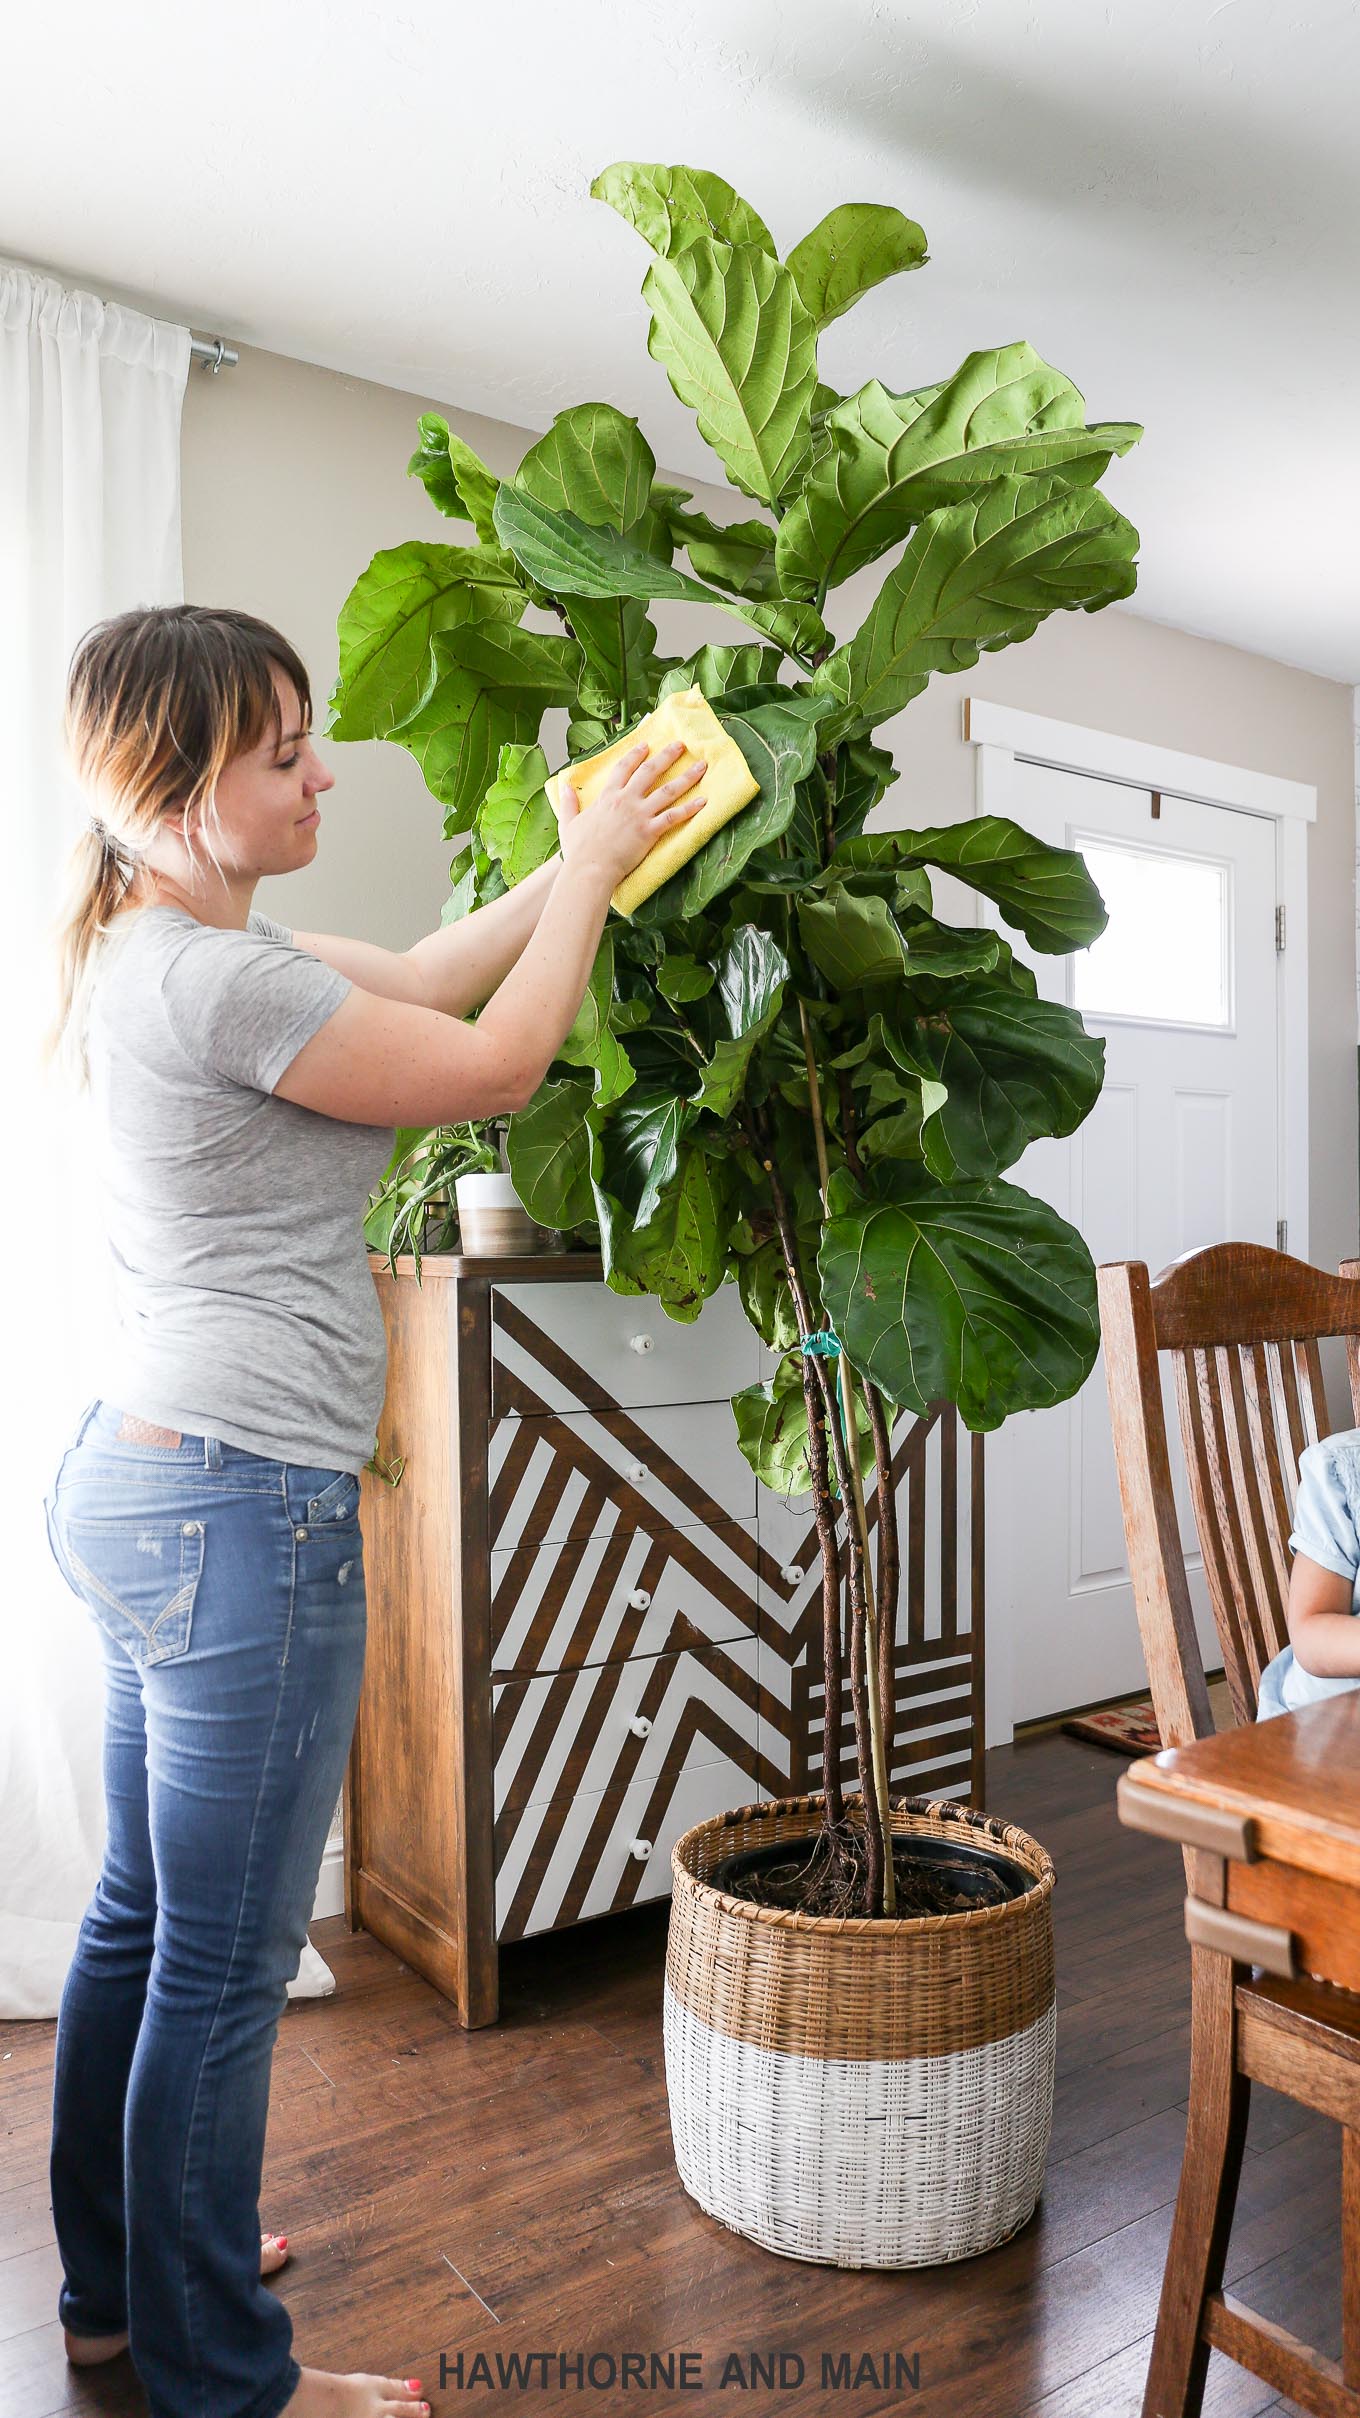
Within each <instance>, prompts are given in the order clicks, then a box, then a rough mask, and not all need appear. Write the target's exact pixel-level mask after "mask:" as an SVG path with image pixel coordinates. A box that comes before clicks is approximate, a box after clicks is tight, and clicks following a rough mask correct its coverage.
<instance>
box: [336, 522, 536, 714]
mask: <svg viewBox="0 0 1360 2418" xmlns="http://www.w3.org/2000/svg"><path fill="white" fill-rule="evenodd" d="M527 601H528V599H527V596H526V593H525V590H524V589H523V587H522V586H521V585H520V581H519V575H518V572H517V571H516V568H515V562H514V557H513V556H512V555H510V554H503V553H502V552H501V550H500V548H499V547H498V546H497V547H491V548H482V547H478V546H444V545H439V544H437V543H433V544H432V543H431V542H430V541H429V540H428V539H426V538H414V537H413V538H408V539H407V541H406V543H405V544H404V545H401V546H388V547H386V548H385V549H384V550H383V551H382V552H381V553H379V554H375V555H374V557H373V560H372V562H371V563H370V564H369V566H368V569H367V570H366V571H364V572H361V573H360V576H359V578H358V579H357V580H356V581H355V583H354V586H353V587H352V588H351V590H350V592H349V594H348V596H347V597H346V598H345V601H344V603H343V605H342V606H341V608H340V614H339V619H338V621H337V623H336V633H337V636H338V638H339V641H340V678H339V680H338V682H337V684H336V687H335V689H334V690H333V691H332V695H331V703H332V707H333V711H332V713H331V717H330V720H329V721H328V723H327V725H326V735H327V737H329V738H332V739H385V738H387V737H388V736H389V735H390V733H391V732H392V731H393V730H394V729H395V728H396V727H397V726H398V725H399V724H400V723H402V722H404V721H406V720H407V719H408V717H409V716H410V715H412V714H415V713H417V712H418V711H419V709H420V707H421V706H422V705H423V703H424V702H425V700H426V698H427V697H428V696H429V693H430V687H431V684H432V681H433V680H434V677H435V672H436V665H435V661H434V657H433V654H432V652H431V642H432V640H433V638H434V636H435V633H436V632H437V631H439V630H447V629H453V628H455V627H456V626H457V625H458V624H460V623H462V622H465V621H469V620H471V621H506V622H515V621H518V619H519V616H520V614H521V613H522V612H523V610H524V607H525V604H526V603H527Z"/></svg>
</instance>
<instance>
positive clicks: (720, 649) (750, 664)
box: [657, 644, 780, 704]
mask: <svg viewBox="0 0 1360 2418" xmlns="http://www.w3.org/2000/svg"><path fill="white" fill-rule="evenodd" d="M779 662H780V658H779V652H778V649H777V648H775V647H771V646H757V645H754V644H752V645H747V646H701V647H699V648H698V649H697V651H696V652H695V653H694V654H693V655H687V656H686V657H685V660H684V662H683V663H677V664H675V665H674V666H673V667H672V669H671V670H670V671H668V672H667V673H666V674H665V675H664V677H663V678H662V680H661V683H660V686H659V687H658V689H657V697H658V700H659V699H660V698H662V697H669V696H670V694H671V692H672V690H673V689H677V688H697V689H698V690H699V691H700V693H701V695H703V696H705V697H707V698H708V700H709V703H710V704H716V703H718V702H719V701H720V700H721V699H722V698H723V697H725V696H726V695H727V692H728V691H729V689H736V688H747V687H753V686H755V685H756V684H757V683H758V682H761V681H764V680H773V679H774V676H775V674H776V672H777V671H778V669H779Z"/></svg>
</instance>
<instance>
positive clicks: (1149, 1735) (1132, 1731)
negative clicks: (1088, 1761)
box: [1063, 1703, 1162, 1755]
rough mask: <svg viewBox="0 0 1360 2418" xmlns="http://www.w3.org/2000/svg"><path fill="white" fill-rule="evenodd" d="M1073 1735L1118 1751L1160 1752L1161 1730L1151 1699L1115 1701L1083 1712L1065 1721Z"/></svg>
mask: <svg viewBox="0 0 1360 2418" xmlns="http://www.w3.org/2000/svg"><path fill="white" fill-rule="evenodd" d="M1063 1729H1064V1730H1065V1731H1066V1733H1067V1735H1068V1737H1069V1738H1084V1739H1086V1740H1087V1742H1088V1743H1089V1744H1090V1745H1092V1746H1108V1747H1112V1748H1113V1749H1114V1752H1115V1753H1116V1754H1117V1755H1156V1754H1160V1752H1161V1745H1162V1740H1161V1733H1160V1731H1159V1730H1158V1727H1157V1723H1156V1720H1155V1718H1154V1716H1153V1711H1152V1707H1151V1705H1150V1704H1147V1703H1140V1704H1115V1705H1111V1706H1110V1707H1109V1708H1108V1710H1107V1711H1106V1712H1103V1713H1081V1714H1079V1715H1078V1716H1077V1718H1076V1719H1075V1720H1073V1721H1064V1723H1063Z"/></svg>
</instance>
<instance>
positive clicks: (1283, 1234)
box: [1275, 1217, 1289, 1251]
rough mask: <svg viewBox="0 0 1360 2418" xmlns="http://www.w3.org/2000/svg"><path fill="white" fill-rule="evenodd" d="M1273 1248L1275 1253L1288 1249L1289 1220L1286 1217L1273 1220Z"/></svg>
mask: <svg viewBox="0 0 1360 2418" xmlns="http://www.w3.org/2000/svg"><path fill="white" fill-rule="evenodd" d="M1275 1248H1276V1250H1277V1251H1287V1250H1288V1249H1289V1220H1288V1218H1287V1217H1277V1218H1276V1220H1275Z"/></svg>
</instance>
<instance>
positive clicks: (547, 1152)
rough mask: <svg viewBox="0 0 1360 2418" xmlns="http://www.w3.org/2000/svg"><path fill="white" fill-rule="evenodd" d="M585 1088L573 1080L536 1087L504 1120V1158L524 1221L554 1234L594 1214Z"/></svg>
mask: <svg viewBox="0 0 1360 2418" xmlns="http://www.w3.org/2000/svg"><path fill="white" fill-rule="evenodd" d="M590 1097H591V1085H590V1084H589V1082H585V1081H582V1080H581V1079H580V1078H579V1077H566V1078H564V1079H563V1080H561V1081H559V1082H551V1083H543V1084H540V1086H539V1089H538V1091H537V1092H536V1093H535V1095H534V1097H533V1099H532V1100H531V1101H530V1102H529V1105H528V1107H527V1108H522V1109H520V1111H519V1112H518V1114H517V1115H516V1116H513V1117H512V1118H511V1119H510V1124H509V1129H508V1131H507V1133H506V1138H505V1155H506V1157H507V1159H508V1160H509V1162H510V1174H511V1177H512V1179H513V1181H514V1186H515V1190H516V1192H517V1193H518V1194H519V1197H520V1199H521V1200H522V1201H523V1203H524V1206H525V1208H526V1209H527V1210H528V1212H529V1215H530V1217H532V1218H535V1219H537V1221H538V1224H539V1225H540V1226H552V1227H554V1228H556V1229H558V1230H559V1231H561V1230H564V1229H566V1228H568V1227H571V1226H583V1225H585V1223H586V1221H587V1220H588V1219H589V1218H592V1217H593V1216H594V1214H595V1202H594V1194H593V1193H592V1191H591V1185H590V1135H589V1133H588V1131H587V1129H586V1122H585V1114H586V1110H587V1108H588V1107H589V1105H590Z"/></svg>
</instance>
